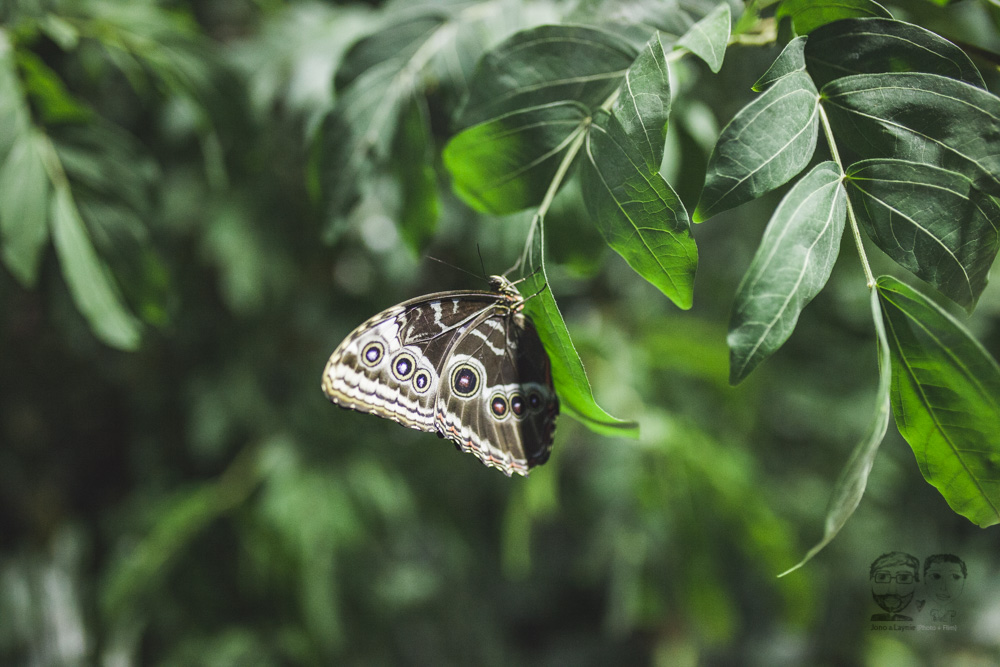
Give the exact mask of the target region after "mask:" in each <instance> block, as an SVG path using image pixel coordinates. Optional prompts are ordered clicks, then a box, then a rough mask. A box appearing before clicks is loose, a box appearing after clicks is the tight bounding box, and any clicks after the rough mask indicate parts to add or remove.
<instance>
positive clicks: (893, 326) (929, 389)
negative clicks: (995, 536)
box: [878, 276, 1000, 528]
mask: <svg viewBox="0 0 1000 667" xmlns="http://www.w3.org/2000/svg"><path fill="white" fill-rule="evenodd" d="M878 292H879V297H880V300H881V303H882V312H883V313H884V315H885V321H886V328H887V331H888V334H889V347H890V349H891V350H892V411H893V414H894V415H895V417H896V426H898V427H899V432H900V433H902V435H903V437H904V438H906V441H907V442H908V443H909V444H910V447H911V448H912V449H913V453H914V455H915V456H916V459H917V465H918V466H919V467H920V472H921V473H923V476H924V479H926V480H927V482H928V483H930V484H931V485H932V486H934V487H935V488H937V490H938V491H940V492H941V495H942V496H944V498H945V500H946V501H948V505H950V506H951V508H952V509H953V510H954V511H955V512H957V513H958V514H961V515H962V516H964V517H965V518H967V519H969V521H972V522H973V523H975V524H977V525H979V526H981V527H983V528H985V527H986V526H992V525H994V524H996V523H1000V366H997V362H996V361H995V360H994V359H993V358H992V357H991V356H990V355H989V353H988V352H986V350H985V349H983V347H982V346H981V345H980V344H979V342H978V341H976V339H975V338H973V337H972V335H971V334H970V333H969V332H968V330H966V329H965V327H963V326H962V325H961V324H960V323H959V322H958V321H957V320H955V319H954V318H953V317H952V316H951V315H949V314H948V313H946V312H945V311H944V310H943V309H942V308H941V307H940V306H938V305H937V304H935V303H934V302H933V301H931V300H930V299H928V298H927V297H926V296H924V295H922V294H920V293H919V292H917V291H916V290H914V289H913V288H911V287H908V286H907V285H905V284H903V283H901V282H899V281H898V280H896V279H895V278H892V277H890V276H882V277H880V278H879V279H878Z"/></svg>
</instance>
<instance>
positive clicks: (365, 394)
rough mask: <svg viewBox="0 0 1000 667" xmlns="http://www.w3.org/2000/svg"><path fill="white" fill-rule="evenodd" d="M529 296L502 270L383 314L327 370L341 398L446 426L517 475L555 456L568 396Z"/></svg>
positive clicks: (440, 430)
mask: <svg viewBox="0 0 1000 667" xmlns="http://www.w3.org/2000/svg"><path fill="white" fill-rule="evenodd" d="M523 306H524V299H523V298H522V297H521V295H520V293H519V292H518V291H517V288H516V287H515V286H514V284H513V283H512V282H511V281H510V280H508V279H507V278H505V277H503V276H491V277H490V291H476V290H458V291H453V292H439V293H436V294H428V295H426V296H421V297H417V298H416V299H411V300H409V301H404V302H403V303H401V304H399V305H396V306H393V307H392V308H389V309H388V310H384V311H382V312H381V313H379V314H378V315H375V316H374V317H372V318H371V319H369V320H368V321H367V322H365V323H364V324H362V325H361V326H359V327H358V328H357V329H355V330H354V331H352V332H351V333H350V334H349V335H348V336H347V338H345V339H344V341H343V342H342V343H341V344H340V345H338V346H337V349H336V350H334V352H333V354H332V355H331V356H330V360H329V361H328V362H327V364H326V368H325V369H324V370H323V381H322V388H323V393H324V394H326V397H327V398H328V399H329V400H330V401H332V402H333V403H335V404H337V405H339V406H341V407H344V408H349V409H351V410H358V411H360V412H368V413H372V414H375V415H378V416H379V417H384V418H386V419H391V420H393V421H396V422H399V423H400V424H402V425H403V426H408V427H410V428H414V429H418V430H421V431H428V432H431V433H437V434H438V436H439V437H441V438H447V439H449V440H451V441H452V442H454V443H455V446H456V447H457V448H458V449H459V450H461V451H464V452H471V453H473V454H475V455H476V457H478V458H479V460H480V461H482V462H483V463H485V464H486V465H487V466H491V467H494V468H498V469H499V470H501V471H503V472H504V474H506V475H507V476H508V477H509V476H510V475H511V474H512V473H515V472H516V473H518V474H520V475H525V476H527V474H528V471H529V470H530V469H531V468H533V467H534V466H537V465H541V464H543V463H545V462H546V461H547V460H548V458H549V452H550V450H551V447H552V438H553V434H554V432H555V426H556V416H557V415H558V414H559V399H558V398H557V396H556V392H555V388H554V386H553V384H552V373H551V368H550V364H549V357H548V354H546V352H545V348H543V347H542V342H541V340H540V339H539V338H538V332H537V331H536V330H535V326H534V324H533V323H532V321H531V318H530V317H528V315H527V314H525V313H524V312H523Z"/></svg>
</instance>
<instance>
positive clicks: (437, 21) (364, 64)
mask: <svg viewBox="0 0 1000 667" xmlns="http://www.w3.org/2000/svg"><path fill="white" fill-rule="evenodd" d="M418 11H420V10H418ZM424 11H426V10H424ZM424 11H421V13H420V14H414V13H412V12H405V11H403V12H397V13H396V15H393V16H392V23H390V24H389V25H385V26H382V27H381V28H379V29H378V30H376V31H375V32H373V33H372V34H371V35H369V36H368V37H365V38H364V39H361V40H359V41H358V42H357V43H356V44H354V46H352V47H351V48H350V49H348V50H347V53H345V54H344V59H343V61H342V62H341V65H340V67H339V68H338V69H337V76H336V77H335V78H334V86H335V87H336V89H337V90H338V91H341V90H343V89H344V88H346V87H347V86H349V85H350V84H351V83H352V82H354V80H355V79H357V78H358V77H359V76H360V75H361V74H363V73H364V72H366V71H368V70H369V69H371V68H372V67H375V66H376V65H380V64H383V63H393V62H394V63H395V64H394V65H392V66H391V67H393V69H396V70H399V69H402V68H403V67H405V66H406V63H407V62H408V61H409V60H410V59H411V58H412V57H413V55H414V53H416V51H417V49H419V48H420V47H421V46H422V45H424V44H425V43H426V42H427V41H428V40H429V39H430V38H431V36H432V35H433V34H434V32H435V31H436V30H437V29H438V28H440V27H441V25H442V24H443V23H444V21H445V19H446V17H445V16H444V15H443V14H440V13H438V12H435V11H433V10H431V11H426V13H424Z"/></svg>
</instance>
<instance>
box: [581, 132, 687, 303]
mask: <svg viewBox="0 0 1000 667" xmlns="http://www.w3.org/2000/svg"><path fill="white" fill-rule="evenodd" d="M586 155H587V160H586V163H585V165H584V166H583V167H582V174H581V178H582V187H583V200H584V203H585V204H586V206H587V210H588V211H589V212H590V215H591V217H592V218H593V219H594V221H595V223H596V224H597V228H598V229H599V230H600V231H601V234H602V235H603V236H604V239H605V241H607V243H608V245H609V246H611V248H612V249H613V250H614V251H615V252H617V253H618V254H620V255H621V256H622V257H624V258H625V261H627V262H628V264H629V266H631V267H632V268H633V269H635V271H636V272H637V273H638V274H639V275H641V276H642V277H643V278H645V279H646V280H648V281H649V282H650V283H652V284H653V285H655V286H656V287H657V288H658V289H659V290H660V291H661V292H663V293H664V294H665V295H666V296H667V297H668V298H670V300H672V301H673V302H674V303H675V304H677V306H678V307H680V308H684V309H688V308H690V307H691V302H692V299H693V294H694V274H695V269H696V268H697V266H698V248H697V246H696V245H695V242H694V238H693V237H692V236H691V229H690V224H689V223H688V216H687V211H686V210H684V205H683V204H682V203H681V200H680V199H679V198H678V197H677V194H676V193H675V192H674V191H673V189H671V187H670V186H669V185H668V184H667V182H666V181H664V180H663V178H662V177H661V176H660V175H659V174H658V173H655V172H650V171H649V170H648V169H647V168H646V162H645V161H644V160H643V156H642V154H641V152H640V150H639V148H638V147H637V146H636V145H635V144H634V143H633V142H632V140H631V139H629V137H628V136H627V135H626V134H625V131H624V130H623V129H622V127H621V124H620V123H619V122H618V120H617V119H616V118H615V117H613V116H608V115H607V114H599V115H598V116H597V117H595V119H594V123H593V124H592V125H591V126H590V132H589V133H588V135H587V143H586Z"/></svg>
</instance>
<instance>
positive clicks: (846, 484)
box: [778, 290, 892, 577]
mask: <svg viewBox="0 0 1000 667" xmlns="http://www.w3.org/2000/svg"><path fill="white" fill-rule="evenodd" d="M871 307H872V319H873V320H874V322H875V335H876V344H877V346H878V391H877V392H876V394H875V411H874V412H873V413H872V417H871V421H870V422H869V423H868V430H867V431H866V432H865V435H864V437H863V438H861V440H860V441H859V442H858V444H857V445H856V446H855V447H854V451H853V452H851V457H850V458H849V459H848V460H847V465H846V466H844V469H843V470H841V471H840V476H839V477H837V482H836V484H834V486H833V495H831V496H830V503H829V505H828V506H827V508H826V521H825V522H824V526H823V537H822V539H820V541H819V542H818V543H816V545H815V546H813V548H811V549H810V550H809V551H808V552H807V553H806V555H805V556H804V557H803V558H802V560H801V561H799V562H798V564H796V565H795V566H793V567H791V568H789V569H788V570H786V571H784V572H782V573H781V574H780V575H778V576H779V577H783V576H785V575H786V574H788V573H790V572H794V571H795V570H797V569H799V568H800V567H802V566H803V565H805V564H806V563H808V562H809V561H810V560H811V559H812V557H813V556H815V555H816V554H818V553H819V552H820V551H822V550H823V548H824V547H825V546H826V545H828V544H829V543H830V542H832V541H833V538H835V537H836V536H837V533H839V532H840V529H841V528H843V527H844V524H846V523H847V520H848V519H850V518H851V515H852V514H854V510H856V509H857V508H858V505H859V504H860V503H861V498H862V497H863V496H864V495H865V488H866V487H867V486H868V475H869V474H870V473H871V471H872V466H873V465H874V464H875V455H876V454H878V449H879V445H881V444H882V440H883V439H884V438H885V432H886V431H887V430H888V429H889V417H890V416H891V415H892V408H891V405H892V401H891V400H890V396H889V390H890V388H891V385H892V371H891V364H892V353H891V352H890V351H889V339H888V337H887V336H886V332H885V320H884V319H883V318H882V309H881V307H880V306H879V298H878V291H877V290H872V291H871Z"/></svg>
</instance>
